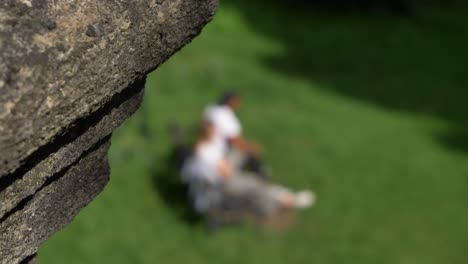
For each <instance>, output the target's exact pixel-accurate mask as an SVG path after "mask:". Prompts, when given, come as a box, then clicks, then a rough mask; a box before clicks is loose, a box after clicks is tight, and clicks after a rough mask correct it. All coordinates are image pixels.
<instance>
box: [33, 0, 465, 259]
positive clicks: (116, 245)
mask: <svg viewBox="0 0 468 264" xmlns="http://www.w3.org/2000/svg"><path fill="white" fill-rule="evenodd" d="M467 10H468V8H467V4H466V3H464V1H442V0H440V1H434V0H433V1H429V0H428V1H405V0H400V1H390V0H388V1H384V0H380V1H379V0H374V1H365V0H354V1H344V0H341V1H339V0H328V1H326V0H321V1H317V0H316V1H299V0H296V1H287V0H275V1H273V0H255V1H252V0H250V1H247V0H221V3H220V7H219V10H218V13H217V15H216V17H215V19H214V20H213V22H211V23H210V24H209V25H208V26H207V27H206V28H205V29H204V31H203V33H202V34H201V36H200V37H198V38H196V39H195V40H194V41H193V42H192V43H191V44H190V45H188V46H187V47H186V48H184V49H183V50H182V51H180V52H179V53H177V54H176V55H175V56H174V57H172V58H171V59H170V60H169V61H168V62H167V63H165V64H164V65H162V66H161V67H160V68H159V69H158V70H157V71H156V72H154V73H152V74H150V76H149V78H148V81H147V84H146V86H147V87H146V96H145V99H144V103H143V106H142V108H141V109H140V110H139V112H138V113H137V114H136V115H135V116H133V117H132V118H131V119H130V120H128V121H127V122H126V123H125V124H124V125H123V126H122V127H121V128H120V129H118V131H117V132H116V133H115V134H114V136H113V138H112V147H111V150H110V154H109V159H110V163H111V171H112V173H111V181H110V183H109V184H108V186H107V187H106V189H105V191H104V192H103V193H102V194H100V195H99V196H98V197H97V199H96V200H95V201H94V202H92V203H91V204H90V205H89V206H88V207H87V208H85V209H84V210H83V211H81V213H80V214H79V215H78V216H77V217H76V219H75V221H74V222H73V223H72V224H71V225H70V226H68V227H67V228H66V229H64V230H63V231H60V232H59V233H57V234H56V235H55V236H54V237H52V238H51V239H50V240H49V241H48V242H47V243H45V244H44V246H43V247H42V248H41V250H40V251H39V255H38V258H39V263H193V264H197V263H217V264H224V263H243V264H248V263H269V264H274V263H278V264H280V263H281V264H283V263H400V264H404V263H411V264H414V263H425V264H431V263H466V259H467V258H468V223H467V220H466V219H467V218H468V191H466V190H467V187H468V105H467V100H468V74H467V72H466V66H467V65H466V63H467V61H468V15H467ZM226 88H234V89H236V90H237V91H239V92H240V93H241V94H242V96H243V98H244V100H243V107H242V109H241V111H240V113H239V116H240V119H241V120H242V122H243V125H244V129H245V132H246V134H247V136H248V138H252V139H255V140H256V141H258V142H260V143H262V144H263V145H264V147H265V160H266V162H267V163H268V164H270V165H271V166H272V168H273V178H274V180H275V181H278V182H280V183H283V184H285V185H287V186H291V187H294V188H296V189H298V188H311V189H313V190H314V191H316V193H317V195H318V203H317V205H316V206H315V207H314V208H312V209H310V210H307V211H303V212H300V214H299V215H298V221H297V223H296V224H295V225H294V226H293V227H291V228H289V229H288V230H285V231H282V232H272V231H268V230H263V229H257V228H255V227H252V226H249V225H242V226H235V227H230V228H226V229H223V230H221V231H220V232H217V233H215V234H208V233H207V230H206V226H205V225H204V223H203V221H200V220H199V219H197V218H195V217H194V216H193V214H192V213H191V212H190V210H189V209H188V208H187V205H186V200H185V197H183V195H181V189H180V186H179V185H178V176H177V175H174V173H172V172H171V171H170V168H169V167H168V163H167V159H168V155H169V149H170V146H169V141H168V134H167V130H166V125H167V121H168V120H169V119H171V118H176V119H178V120H179V121H180V122H181V123H182V124H183V125H184V126H186V127H190V126H193V124H195V122H196V120H198V119H199V117H200V114H201V112H202V110H203V108H204V107H205V106H206V105H207V104H209V103H211V102H214V101H215V100H216V98H217V97H218V95H219V94H220V93H221V92H222V91H223V90H225V89H226Z"/></svg>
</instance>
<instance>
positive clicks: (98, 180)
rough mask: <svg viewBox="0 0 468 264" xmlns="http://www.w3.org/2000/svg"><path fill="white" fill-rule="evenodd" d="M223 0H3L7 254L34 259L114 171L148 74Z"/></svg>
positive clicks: (3, 239) (0, 122)
mask: <svg viewBox="0 0 468 264" xmlns="http://www.w3.org/2000/svg"><path fill="white" fill-rule="evenodd" d="M216 6H217V1H216V0H152V1H151V0H135V1H124V0H116V1H92V0H83V1H67V0H35V1H30V0H4V1H1V2H0V150H1V154H0V263H19V262H22V261H24V263H32V262H33V261H34V259H35V253H36V252H37V249H38V247H39V246H40V244H41V243H42V242H44V241H45V240H46V239H47V238H48V237H50V236H51V235H52V234H53V233H55V232H56V231H58V230H59V229H61V228H63V227H64V226H65V225H66V224H68V223H69V222H70V221H71V220H72V219H73V217H74V216H75V214H76V213H77V212H78V211H79V209H80V208H82V207H83V206H85V205H86V204H88V203H89V202H90V201H91V200H92V199H93V197H95V196H96V195H97V194H98V193H99V192H100V191H101V190H102V189H103V188H104V186H105V183H106V182H107V179H108V176H109V175H108V174H109V172H108V169H107V159H106V151H107V148H108V141H109V137H110V134H111V133H112V131H113V130H114V129H115V128H116V127H117V126H118V125H120V124H121V123H122V122H123V121H124V120H125V119H126V118H128V117H129V116H130V115H131V114H132V113H133V112H135V111H136V110H137V109H138V106H139V104H140V102H141V99H142V96H143V87H144V82H145V76H146V74H147V73H149V72H151V71H152V70H154V69H155V68H157V67H158V66H159V65H160V64H162V63H163V62H164V61H166V60H167V59H168V58H169V57H170V56H171V55H172V54H174V53H175V52H176V51H178V50H179V49H180V48H182V47H183V46H184V45H186V44H187V43H188V42H190V41H191V40H192V39H193V38H194V37H195V36H197V35H198V34H199V33H200V31H201V29H202V28H203V26H204V25H205V24H206V23H208V22H209V21H210V20H211V18H212V16H213V15H214V12H215V9H216Z"/></svg>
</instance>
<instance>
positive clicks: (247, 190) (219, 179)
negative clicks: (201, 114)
mask: <svg viewBox="0 0 468 264" xmlns="http://www.w3.org/2000/svg"><path fill="white" fill-rule="evenodd" d="M182 177H183V179H184V181H185V182H187V183H188V184H189V192H190V197H191V199H192V202H193V205H194V208H195V210H196V211H198V212H199V213H202V214H203V213H207V212H209V210H210V209H211V208H213V207H214V206H216V205H217V204H218V203H219V202H220V201H221V200H222V199H223V197H230V198H232V197H238V198H242V199H243V200H247V201H248V202H249V203H250V205H251V207H253V208H255V210H256V213H260V214H261V215H263V216H270V215H273V214H274V213H276V212H278V210H279V209H281V208H307V207H310V206H311V205H312V204H313V203H314V201H315V196H314V194H313V193H312V192H311V191H302V192H297V193H294V192H292V191H290V190H288V189H286V188H285V187H282V186H280V185H277V184H272V183H267V182H265V181H262V180H260V179H258V178H256V177H253V176H252V175H250V173H247V172H244V171H241V170H240V169H238V168H236V167H235V166H233V165H232V163H231V162H230V160H229V159H228V156H227V152H226V144H224V142H223V141H222V140H221V138H220V137H219V135H218V134H217V131H216V127H215V125H214V124H213V123H211V122H209V121H205V122H204V123H203V125H202V128H201V132H200V135H199V137H198V140H197V143H196V146H195V150H194V154H193V155H192V157H190V158H189V159H188V160H187V161H186V162H185V164H184V166H183V168H182Z"/></svg>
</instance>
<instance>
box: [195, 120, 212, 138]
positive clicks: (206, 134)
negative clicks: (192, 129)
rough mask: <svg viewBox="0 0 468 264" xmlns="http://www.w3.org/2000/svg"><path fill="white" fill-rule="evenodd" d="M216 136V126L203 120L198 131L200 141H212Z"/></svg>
mask: <svg viewBox="0 0 468 264" xmlns="http://www.w3.org/2000/svg"><path fill="white" fill-rule="evenodd" d="M214 134H215V127H214V124H213V123H212V122H210V121H208V120H203V121H202V122H201V124H200V127H199V130H198V140H202V141H204V140H210V139H211V138H213V136H214Z"/></svg>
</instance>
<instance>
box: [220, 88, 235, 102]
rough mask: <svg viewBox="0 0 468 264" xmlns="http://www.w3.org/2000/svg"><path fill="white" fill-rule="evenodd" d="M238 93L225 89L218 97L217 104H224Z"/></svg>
mask: <svg viewBox="0 0 468 264" xmlns="http://www.w3.org/2000/svg"><path fill="white" fill-rule="evenodd" d="M238 97H239V94H238V93H237V92H235V91H233V90H228V91H225V92H224V93H223V94H222V95H221V97H220V98H219V101H218V104H219V105H225V104H227V103H228V102H229V101H231V100H232V99H234V98H238Z"/></svg>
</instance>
